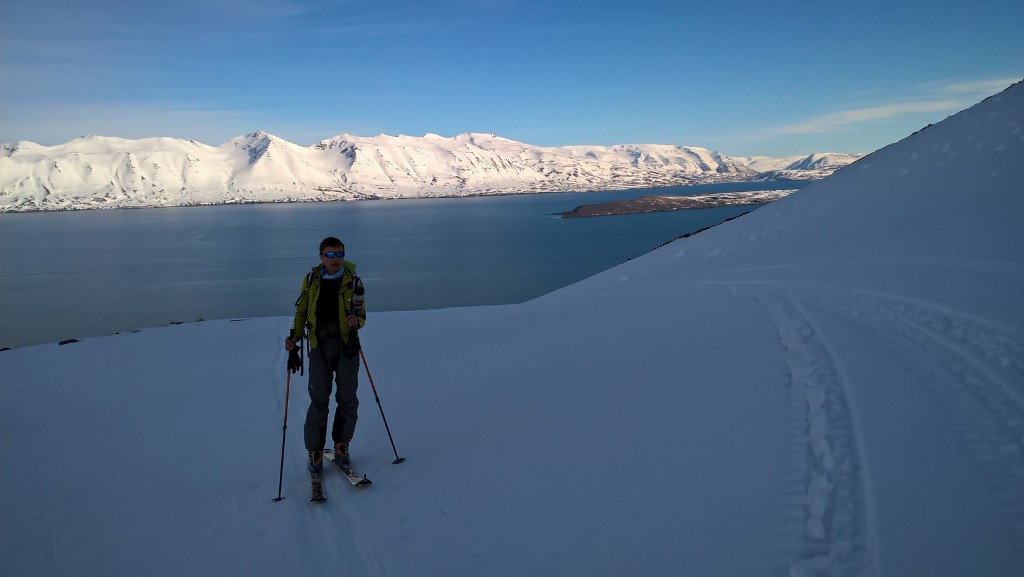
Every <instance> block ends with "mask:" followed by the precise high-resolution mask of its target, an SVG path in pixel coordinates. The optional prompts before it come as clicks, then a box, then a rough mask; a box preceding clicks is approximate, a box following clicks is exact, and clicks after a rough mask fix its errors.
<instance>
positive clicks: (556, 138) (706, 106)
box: [0, 0, 1024, 156]
mask: <svg viewBox="0 0 1024 577" xmlns="http://www.w3.org/2000/svg"><path fill="white" fill-rule="evenodd" d="M1022 22H1024V2H1021V1H1020V0H1012V1H1010V0H1007V1H1003V0H993V1H987V2H967V1H943V0H937V1H934V2H926V1H918V2H914V3H900V2H893V1H892V0H887V1H884V2H880V1H875V0H857V1H852V2H844V3H835V2H828V1H827V0H822V1H819V2H804V1H789V2H766V1H763V0H755V1H728V0H726V1H721V2H689V1H686V0H671V1H661V0H648V1H647V2H639V3H631V2H625V1H616V2H611V1H605V0H591V1H588V2H583V1H559V0H327V1H312V0H308V1H296V0H277V1H270V0H223V1H215V0H177V1H170V2H165V3H149V2H132V1H116V2H115V1H108V0H90V1H81V0H57V1H46V0H37V1H34V2H14V1H11V2H4V3H3V5H2V6H0V110H2V113H0V142H16V141H19V140H31V141H34V142H38V143H40V144H45V145H54V144H59V143H62V142H66V141H68V140H71V139H73V138H77V137H79V136H83V135H87V134H100V135H107V136H120V137H125V138H144V137H150V136H173V137H178V138H190V139H195V140H199V141H201V142H205V143H207V144H213V145H218V144H221V143H223V142H224V141H226V140H228V139H229V138H232V137H235V136H239V135H242V134H246V133H249V132H253V131H255V130H265V131H267V132H270V133H272V134H275V135H277V136H279V137H281V138H284V139H286V140H290V141H292V142H295V143H298V144H304V145H305V144H311V143H313V142H316V141H317V140H320V139H324V138H329V137H332V136H334V135H337V134H340V133H349V134H355V135H359V136H372V135H376V134H380V133H385V134H392V135H394V134H408V135H422V134H424V133H427V132H431V133H436V134H441V135H442V136H454V135H456V134H459V133H462V132H487V133H494V134H498V135H500V136H504V137H507V138H511V139H514V140H519V141H522V142H527V143H530V144H535V145H539V146H559V145H568V144H580V145H584V144H586V145H611V144H625V143H660V144H681V145H690V146H703V147H707V148H712V149H715V150H720V151H722V152H724V153H726V154H731V155H772V156H782V155H791V154H806V153H810V152H870V151H873V150H875V149H877V148H880V147H882V146H885V145H887V144H890V143H892V142H895V141H896V140H899V139H900V138H903V137H904V136H906V135H908V134H910V133H911V132H914V131H916V130H918V129H920V128H921V127H923V126H925V125H926V124H929V123H933V122H937V121H939V120H942V119H943V118H945V117H947V116H949V115H950V114H952V113H954V112H957V111H959V110H961V109H963V108H966V107H967V106H970V105H972V104H974V103H976V102H978V101H980V100H982V99H983V98H985V97H987V96H989V95H991V94H993V93H995V92H998V91H1000V90H1002V89H1003V88H1006V86H1008V85H1009V84H1011V83H1012V82H1014V81H1016V80H1020V79H1021V78H1024V34H1021V32H1020V25H1021V23H1022Z"/></svg>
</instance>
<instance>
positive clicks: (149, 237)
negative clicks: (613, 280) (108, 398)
mask: <svg viewBox="0 0 1024 577" xmlns="http://www.w3.org/2000/svg"><path fill="white" fill-rule="evenodd" d="M802 184H804V183H794V182H780V183H742V184H718V185H705V186H695V187H678V188H671V189H656V190H655V191H649V190H628V191H612V192H598V193H562V194H537V195H517V196H503V197H479V198H460V199H426V200H393V201H365V202H331V203H302V204H270V205H236V206H212V207H188V208H162V209H142V210H93V211H75V212H48V213H29V214H0V295H2V297H0V347H18V346H25V345H30V344H38V343H47V342H56V341H59V340H63V339H67V338H82V337H88V336H97V335H107V334H112V333H114V332H118V331H124V330H130V329H136V328H142V327H148V326H156V325H162V324H167V323H170V322H175V321H185V322H188V321H195V320H198V319H214V318H240V317H254V316H276V315H290V314H292V312H293V311H294V308H293V304H294V301H295V297H296V296H297V293H298V290H299V285H300V283H301V280H302V277H303V275H304V274H305V273H306V272H307V271H308V270H309V269H310V268H312V267H313V265H315V264H317V263H319V259H318V258H317V246H318V244H319V242H320V240H321V239H322V238H323V237H325V236H331V235H333V236H338V237H340V238H341V239H342V240H343V241H344V242H345V245H346V250H347V253H348V254H347V255H346V259H347V260H351V261H353V262H355V263H356V264H357V265H358V272H359V274H360V276H361V277H362V278H363V280H364V281H365V283H366V287H367V288H366V290H367V295H366V299H367V307H368V309H369V310H371V311H374V310H377V311H381V310H414V309H428V308H443V307H453V306H471V305H483V304H504V303H516V302H522V301H525V300H529V299H531V298H534V297H536V296H539V295H542V294H545V293H547V292H550V291H552V290H555V289H558V288H561V287H564V286H567V285H569V284H572V283H574V282H576V281H579V280H582V279H584V278H586V277H588V276H590V275H593V274H595V273H597V272H600V271H602V270H605V269H607V268H609V267H612V266H614V265H616V264H619V263H621V262H623V261H624V260H626V259H629V258H632V257H635V256H638V255H640V254H643V253H645V252H647V251H649V250H651V249H653V248H655V247H656V246H658V245H660V244H661V243H663V242H665V241H667V240H670V239H672V238H675V237H676V236H679V235H681V234H684V233H687V232H691V231H693V230H696V229H699V228H702V227H705V226H709V225H713V224H717V223H718V222H721V221H722V220H724V219H726V218H729V217H731V216H735V215H737V214H740V213H742V212H745V211H747V210H750V209H751V208H752V207H725V208H715V209H704V210H693V211H677V212H670V213H652V214H640V215H624V216H612V217H598V218H583V219H560V218H557V217H555V216H552V215H553V214H555V213H559V212H563V211H567V210H570V209H572V208H574V207H576V206H578V205H581V204H591V203H596V202H606V201H609V200H615V199H624V198H635V197H637V196H640V195H642V194H652V193H657V194H703V193H708V192H723V191H742V190H764V189H784V188H798V187H800V186H801V185H802Z"/></svg>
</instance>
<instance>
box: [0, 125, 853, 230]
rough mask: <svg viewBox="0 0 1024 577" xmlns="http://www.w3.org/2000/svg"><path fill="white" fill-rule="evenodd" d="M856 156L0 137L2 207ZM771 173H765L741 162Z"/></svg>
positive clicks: (586, 178)
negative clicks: (777, 157) (57, 141)
mask: <svg viewBox="0 0 1024 577" xmlns="http://www.w3.org/2000/svg"><path fill="white" fill-rule="evenodd" d="M855 158H856V157H855V156H851V155H842V154H824V155H823V154H812V155H810V156H806V157H793V158H787V159H783V160H781V161H775V162H773V159H769V158H763V157H757V158H746V159H742V160H740V159H733V158H730V157H728V156H725V155H723V154H721V153H719V152H714V151H711V150H707V149H705V148H699V147H692V146H671V145H657V144H637V145H618V146H563V147H539V146H533V145H529V144H524V143H522V142H516V141H514V140H509V139H507V138H501V137H499V136H495V135H493V134H475V133H467V134H460V135H458V136H456V137H453V138H444V137H442V136H438V135H436V134H427V135H424V136H421V137H416V136H404V135H402V136H388V135H383V134H382V135H380V136H375V137H361V136H352V135H349V134H341V135H338V136H335V137H334V138H329V139H326V140H322V141H320V142H317V143H316V144H313V145H312V146H300V145H297V144H293V143H291V142H288V141H286V140H284V139H281V138H278V137H276V136H274V135H272V134H267V133H265V132H254V133H252V134H248V135H245V136H239V137H237V138H233V139H231V140H229V141H228V142H225V143H224V144H222V145H220V146H218V147H213V146H209V145H206V144H203V143H200V142H196V141H193V140H181V139H175V138H146V139H142V140H127V139H123V138H110V137H101V136H88V137H83V138H79V139H76V140H73V141H71V142H67V143H65V144H62V145H58V146H41V145H39V144H36V143H33V142H18V143H16V144H2V145H0V212H18V211H30V210H73V209H93V208H141V207H164V206H185V205H203V204H230V203H242V202H296V201H323V200H358V199H366V198H408V197H436V196H467V195H482V194H511V193H528V192H562V191H590V190H615V189H624V188H652V187H658V186H678V185H691V184H705V183H709V182H735V181H745V180H765V179H771V178H776V179H778V178H783V179H795V180H813V179H817V178H822V177H824V176H826V175H828V174H831V173H832V172H834V171H835V170H837V169H838V168H840V167H842V166H845V165H846V164H849V163H850V162H852V161H853V160H854V159H855ZM755 163H756V164H757V165H758V166H761V167H764V168H765V169H769V168H770V169H771V170H772V171H773V172H772V173H771V174H770V175H769V174H763V173H762V172H760V171H759V170H755V169H753V168H751V167H750V166H748V164H755Z"/></svg>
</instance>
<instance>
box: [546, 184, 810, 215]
mask: <svg viewBox="0 0 1024 577" xmlns="http://www.w3.org/2000/svg"><path fill="white" fill-rule="evenodd" d="M796 190H797V189H790V190H753V191H750V192H719V193H714V194H695V195H691V196H674V195H651V196H641V197H640V198H634V199H632V200H613V201H611V202H601V203H598V204H584V205H582V206H577V207H576V208H574V209H572V210H570V211H568V212H563V213H562V218H585V217H590V216H612V215H618V214H637V213H641V212H669V211H673V210H684V209H691V208H717V207H719V206H740V205H746V204H768V203H769V202H772V201H776V200H778V199H780V198H782V197H784V196H787V195H789V194H791V193H793V192H796Z"/></svg>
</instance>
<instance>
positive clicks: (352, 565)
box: [0, 84, 1024, 577]
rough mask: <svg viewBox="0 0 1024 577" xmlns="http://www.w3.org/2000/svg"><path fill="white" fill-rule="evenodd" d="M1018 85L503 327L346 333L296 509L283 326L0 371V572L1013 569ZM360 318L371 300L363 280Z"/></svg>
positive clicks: (13, 360)
mask: <svg viewBox="0 0 1024 577" xmlns="http://www.w3.org/2000/svg"><path fill="white" fill-rule="evenodd" d="M1022 129H1024V85H1022V84H1017V85H1015V86H1013V87H1011V88H1010V89H1008V90H1007V91H1005V92H1003V93H1001V94H999V95H996V96H994V97H992V98H990V99H988V100H986V101H984V102H982V103H980V104H978V105H977V106H975V107H973V108H971V109H968V110H967V111H964V112H962V113H960V114H957V115H955V116H953V117H950V118H949V119H947V120H946V121H944V122H942V123H940V124H937V125H934V126H931V127H929V128H927V129H926V130H923V131H921V132H919V133H916V134H914V135H912V136H910V137H908V138H907V139H905V140H903V141H901V142H899V143H896V144H894V145H891V146H889V147H887V148H885V149H882V150H880V151H878V152H876V153H874V154H872V155H870V156H868V157H866V158H864V159H861V160H860V161H859V162H857V163H856V164H854V165H852V166H850V167H848V168H847V169H844V170H842V171H839V172H838V173H836V174H835V175H834V176H832V177H830V178H828V179H826V180H824V181H821V182H819V183H816V184H813V185H810V186H807V187H805V188H803V189H801V190H800V191H798V192H796V193H794V194H792V195H790V196H788V197H786V198H784V199H782V200H779V201H777V202H775V203H773V204H771V205H768V206H766V207H764V208H761V209H759V210H756V211H754V212H753V213H751V214H749V215H746V216H744V217H742V218H739V219H737V220H734V221H731V222H729V223H727V224H723V225H721V226H719V227H716V228H714V229H711V230H709V231H706V232H704V233H701V234H699V235H696V236H693V237H690V238H687V239H681V240H678V241H676V242H673V243H670V244H668V245H666V246H664V247H662V248H660V249H658V250H656V251H654V252H652V253H650V254H648V255H645V256H644V257H641V258H638V259H634V260H632V261H629V262H627V263H624V264H622V265H620V266H618V267H615V268H613V269H611V270H609V271H606V272H604V273H602V274H599V275H596V276H595V277H592V278H590V279H587V280H585V281H583V282H580V283H577V284H576V285H573V286H570V287H567V288H565V289H562V290H560V291H556V292H554V293H551V294H549V295H546V296H544V297H541V298H538V299H535V300H533V301H529V302H527V303H524V304H520V305H507V306H495V307H478V308H461V309H444V310H433V311H418V312H401V313H397V312H396V313H377V314H371V316H370V319H369V322H368V324H367V328H366V329H365V330H364V333H363V344H364V349H365V352H366V355H367V360H368V361H369V363H370V368H371V370H372V374H373V378H374V382H375V384H376V388H377V390H378V392H379V393H380V399H381V403H382V405H383V407H384V409H385V411H386V413H387V418H388V422H389V423H390V425H391V429H392V432H393V433H394V438H395V441H396V443H397V447H398V452H399V453H400V454H401V455H402V456H403V457H406V458H407V461H406V462H405V463H403V464H401V465H392V464H391V461H392V460H393V459H394V454H393V453H392V450H391V445H390V443H389V442H388V437H387V435H386V434H385V432H384V428H383V425H382V422H381V419H380V414H379V413H378V412H377V407H376V406H375V405H376V403H375V402H374V397H373V395H372V392H371V391H370V387H369V386H368V385H369V383H368V382H367V381H366V380H365V373H364V377H363V385H362V387H361V398H362V403H363V405H362V411H361V418H360V424H359V428H358V432H357V437H356V440H355V444H354V448H353V452H354V455H353V458H354V460H355V462H356V464H357V465H358V467H359V468H361V469H362V470H363V471H364V472H366V473H367V474H369V475H370V477H371V478H373V480H374V482H375V484H374V485H373V486H372V487H370V488H368V489H365V490H355V489H353V488H352V487H351V486H349V485H348V484H347V483H346V482H344V480H343V479H342V478H341V477H340V476H339V475H332V474H331V473H332V471H330V470H328V471H327V472H326V477H327V478H326V492H327V498H328V502H327V503H326V504H323V505H314V504H310V503H308V502H306V500H305V497H306V493H307V486H306V483H307V481H306V474H305V471H304V458H305V457H304V455H303V453H302V447H301V437H302V435H301V421H302V418H303V415H304V412H305V405H306V402H305V399H304V396H305V395H304V390H303V389H304V386H303V384H304V383H303V379H302V378H300V377H298V376H295V377H294V378H291V380H290V385H291V397H290V405H289V407H290V410H289V421H288V422H289V428H288V430H287V453H286V459H285V469H284V493H285V495H286V497H287V498H286V499H285V500H284V501H282V502H278V503H275V502H272V501H271V498H272V497H274V496H276V494H277V480H278V477H277V474H278V462H279V461H278V459H279V455H280V453H279V451H280V442H281V419H282V416H283V412H284V407H285V405H286V399H285V380H286V379H285V373H284V370H283V368H284V363H285V354H284V352H283V350H282V349H281V338H282V336H283V335H284V333H285V332H286V327H287V325H288V319H284V318H267V319H248V320H240V321H234V322H233V321H211V322H206V323H198V324H190V325H180V326H171V327H165V328H160V329H150V330H145V331H141V332H139V333H136V334H121V335H115V336H111V337H106V338H95V339H87V340H84V341H82V342H80V343H75V344H72V345H68V346H63V347H58V346H56V345H48V346H37V347H28V348H23V349H17V350H13V351H7V352H4V353H2V354H0V375H3V379H4V381H3V386H2V388H0V433H2V434H0V462H2V463H3V467H4V471H5V473H4V475H3V476H2V477H0V495H2V496H3V500H2V501H0V519H2V521H0V574H3V575H12V576H21V575H56V574H76V575H104V576H109V575H138V574H145V575H186V574H197V575H207V574H245V575H282V574H287V575H327V574H345V575H362V576H377V575H392V576H405V575H410V576H411V575H416V576H434V575H436V576H441V575H444V576H453V575H466V576H469V575H488V576H513V575H517V576H518V575H609V576H611V575H652V576H653V575H702V576H730V577H732V576H748V575H749V576H764V575H778V576H782V575H794V576H806V575H837V576H863V575H886V576H908V575H915V576H916V575H928V576H946V575H948V576H963V575H972V576H974V575H984V576H1015V575H1021V574H1024V308H1022V307H1021V306H1020V295H1021V294H1024V242H1021V241H1022V240H1024V239H1022V229H1021V227H1020V223H1021V222H1022V218H1024V199H1022V197H1021V195H1020V183H1021V182H1022V181H1024V163H1022V162H1021V159H1022V158H1024V130H1022ZM367 290H368V291H369V295H368V299H371V300H370V302H371V303H372V287H368V289H367Z"/></svg>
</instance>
